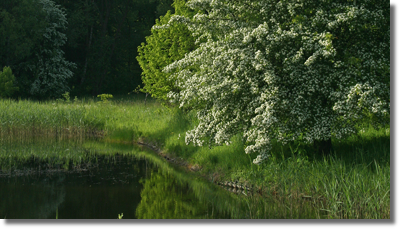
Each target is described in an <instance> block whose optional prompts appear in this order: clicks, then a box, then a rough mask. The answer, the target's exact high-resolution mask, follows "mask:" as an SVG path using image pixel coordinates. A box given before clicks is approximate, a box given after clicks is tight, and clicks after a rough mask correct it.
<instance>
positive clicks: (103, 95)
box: [97, 94, 113, 103]
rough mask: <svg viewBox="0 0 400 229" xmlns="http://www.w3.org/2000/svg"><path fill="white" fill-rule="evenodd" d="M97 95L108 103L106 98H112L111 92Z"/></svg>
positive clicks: (103, 101)
mask: <svg viewBox="0 0 400 229" xmlns="http://www.w3.org/2000/svg"><path fill="white" fill-rule="evenodd" d="M97 97H98V98H100V99H101V102H102V103H108V102H109V101H108V99H112V98H113V95H111V94H101V95H97Z"/></svg>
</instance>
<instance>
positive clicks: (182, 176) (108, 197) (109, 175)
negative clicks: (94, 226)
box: [0, 142, 321, 219]
mask: <svg viewBox="0 0 400 229" xmlns="http://www.w3.org/2000/svg"><path fill="white" fill-rule="evenodd" d="M35 144H36V143H32V145H29V146H31V147H22V146H21V147H15V148H13V147H12V146H11V145H10V146H5V145H3V146H0V149H2V150H3V156H1V155H0V165H8V164H9V165H11V166H8V168H11V170H12V168H14V169H17V170H19V169H23V168H27V166H28V167H29V170H28V172H15V171H14V172H13V171H11V170H10V171H11V172H9V171H6V172H3V173H2V172H1V171H0V198H1V199H0V218H7V219H16V218H18V219H36V218H40V219H48V218H50V219H55V218H56V217H58V218H59V219H116V218H117V217H118V214H120V213H123V214H124V219H135V218H139V219H214V218H218V219H221V218H224V219H225V218H228V219H231V218H232V219H249V218H264V219H265V218H320V217H321V215H318V214H316V211H315V210H314V207H313V206H312V203H311V202H306V201H303V200H301V199H300V200H296V202H294V201H293V200H290V199H288V198H285V197H279V198H278V197H277V198H275V197H273V198H267V197H265V196H264V197H260V196H257V195H248V196H247V197H246V196H244V195H237V194H234V193H230V192H228V191H226V190H224V189H223V188H221V187H219V186H217V185H214V184H212V183H210V182H209V181H206V180H204V179H202V178H200V177H198V176H196V175H195V174H192V173H188V172H187V171H185V170H182V169H180V168H177V167H174V166H173V165H171V164H169V163H168V162H166V161H165V160H164V159H162V158H160V157H159V156H158V155H156V153H154V152H152V151H148V150H146V149H144V148H138V147H135V146H132V145H123V144H106V143H101V142H86V143H85V144H84V145H79V144H76V145H74V146H73V147H71V145H70V144H64V143H61V142H59V143H54V146H53V147H49V146H48V144H49V143H45V144H44V143H40V144H38V145H35ZM43 144H44V145H43ZM7 147H8V148H7ZM66 149H68V150H66ZM11 150H13V151H12V153H13V154H14V156H15V155H16V156H15V157H14V158H15V161H10V160H11V159H13V157H7V155H8V154H9V153H10V152H11ZM55 150H56V151H55ZM72 151H73V152H72ZM31 154H33V155H35V156H34V157H33V158H34V160H30V158H31ZM10 158H11V159H10ZM20 158H28V159H29V160H21V159H20ZM55 158H56V159H55ZM57 158H58V159H57ZM69 161H72V162H73V163H75V162H77V164H76V166H64V165H65V163H68V162H69ZM78 162H79V163H78ZM37 163H39V165H38V164H37ZM63 163H64V164H63ZM44 165H46V168H47V169H44V170H43V169H40V168H39V169H37V166H39V167H40V166H42V167H41V168H43V166H44ZM49 168H50V169H49ZM54 168H57V169H54ZM81 168H83V169H81ZM317 211H318V210H317ZM317 213H318V212H317Z"/></svg>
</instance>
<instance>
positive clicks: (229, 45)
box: [164, 0, 390, 164]
mask: <svg viewBox="0 0 400 229" xmlns="http://www.w3.org/2000/svg"><path fill="white" fill-rule="evenodd" d="M187 5H188V6H189V7H191V8H193V9H196V10H199V11H198V12H200V13H198V14H196V15H195V16H194V17H193V19H189V18H185V17H182V16H174V17H172V18H171V20H170V21H169V24H174V23H183V24H186V25H187V26H188V28H189V30H190V31H191V32H192V34H193V36H194V37H198V39H197V43H198V45H199V48H198V49H196V50H194V51H192V52H190V53H189V54H187V55H186V56H185V57H184V58H182V59H180V60H178V61H175V62H174V63H172V64H170V65H168V66H167V67H166V68H165V69H164V71H166V72H174V77H176V78H177V79H178V80H177V81H176V84H177V85H176V86H177V87H179V88H181V91H180V92H170V93H169V97H170V99H171V100H172V101H175V102H178V103H179V104H180V107H185V106H188V107H193V108H196V109H197V110H198V112H197V115H198V119H199V124H198V126H197V127H196V128H195V129H193V130H191V131H188V132H187V133H186V143H187V144H189V143H190V142H193V143H194V144H195V145H202V144H203V143H204V141H205V140H208V141H209V142H210V143H215V144H224V143H226V144H228V143H229V141H230V138H231V137H232V136H233V135H235V134H237V133H242V134H243V138H244V140H245V141H246V145H247V146H246V149H245V151H246V153H258V156H257V158H256V159H255V160H254V161H253V162H254V163H256V164H258V163H261V162H262V161H263V160H265V159H266V158H267V157H268V152H269V150H270V149H271V140H272V139H277V140H278V141H279V142H282V143H288V142H291V141H294V140H302V141H305V142H309V143H314V144H315V145H316V146H317V147H318V149H317V150H318V151H319V152H320V153H322V152H324V153H328V152H329V150H330V145H331V138H332V137H335V138H343V137H346V136H348V135H349V134H353V133H355V132H356V124H357V123H359V121H360V120H362V119H363V118H366V117H367V116H373V117H375V118H376V120H377V121H380V122H388V121H389V116H390V86H389V84H390V16H389V15H390V8H389V2H388V1H385V2H382V1H374V0H357V1H356V0H354V1H348V0H342V1H331V0H321V1H310V0H282V1H275V0H274V1H272V0H253V1H247V0H191V1H189V2H188V3H187Z"/></svg>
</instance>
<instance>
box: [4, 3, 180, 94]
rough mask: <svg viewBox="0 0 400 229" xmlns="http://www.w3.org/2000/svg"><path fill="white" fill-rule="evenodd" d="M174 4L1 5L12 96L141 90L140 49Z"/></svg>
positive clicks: (5, 59) (6, 60) (113, 92)
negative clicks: (160, 18)
mask: <svg viewBox="0 0 400 229" xmlns="http://www.w3.org/2000/svg"><path fill="white" fill-rule="evenodd" d="M172 3H173V0H75V1H68V0H13V1H10V0H6V1H1V2H0V67H1V69H3V67H5V66H7V67H10V68H11V70H12V73H13V74H14V75H15V81H16V82H15V84H17V85H16V86H18V87H19V90H18V91H17V92H16V93H14V97H30V98H54V97H59V96H61V94H62V93H64V92H65V91H71V93H72V94H74V95H97V94H101V93H112V94H121V93H128V92H130V91H132V90H134V89H135V88H136V87H137V86H139V85H141V72H142V70H141V68H140V66H139V64H138V61H137V60H136V56H137V55H138V54H137V50H138V46H140V44H141V43H142V42H144V41H145V37H146V36H148V35H150V34H151V32H150V31H151V27H152V26H153V25H154V24H155V20H156V19H157V18H159V17H160V16H161V15H164V14H166V12H167V11H168V10H171V11H173V10H174V8H173V7H172V6H171V4H172Z"/></svg>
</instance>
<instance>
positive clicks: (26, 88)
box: [0, 0, 75, 98]
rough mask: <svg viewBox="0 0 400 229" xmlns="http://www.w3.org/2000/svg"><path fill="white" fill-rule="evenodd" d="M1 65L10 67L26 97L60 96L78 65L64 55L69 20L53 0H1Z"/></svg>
mask: <svg viewBox="0 0 400 229" xmlns="http://www.w3.org/2000/svg"><path fill="white" fill-rule="evenodd" d="M0 10H1V11H0V22H1V23H0V65H1V66H10V67H11V68H12V69H13V70H14V74H15V76H16V78H17V79H18V83H19V86H20V89H21V90H20V92H21V94H22V95H23V96H34V97H36V98H48V97H59V96H60V95H61V93H63V92H64V91H69V87H68V84H67V80H68V79H69V78H71V77H72V74H73V73H72V71H71V69H73V68H74V67H75V65H74V64H73V63H71V62H68V61H66V60H65V58H64V51H63V50H62V46H63V45H64V44H65V42H66V40H67V37H66V36H65V34H64V31H65V29H66V25H67V20H66V15H65V12H64V10H62V8H60V6H59V5H56V4H55V3H54V2H53V1H51V0H17V1H13V4H7V3H3V2H2V3H0Z"/></svg>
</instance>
